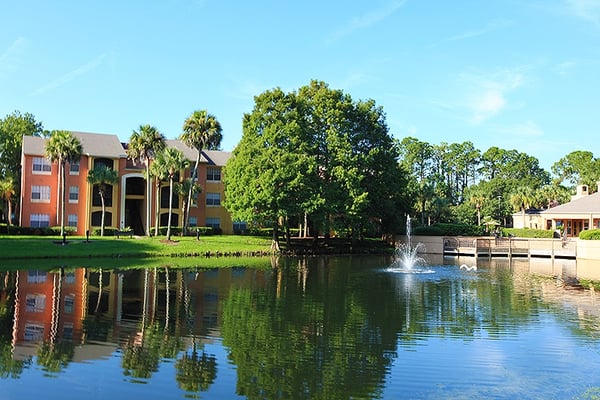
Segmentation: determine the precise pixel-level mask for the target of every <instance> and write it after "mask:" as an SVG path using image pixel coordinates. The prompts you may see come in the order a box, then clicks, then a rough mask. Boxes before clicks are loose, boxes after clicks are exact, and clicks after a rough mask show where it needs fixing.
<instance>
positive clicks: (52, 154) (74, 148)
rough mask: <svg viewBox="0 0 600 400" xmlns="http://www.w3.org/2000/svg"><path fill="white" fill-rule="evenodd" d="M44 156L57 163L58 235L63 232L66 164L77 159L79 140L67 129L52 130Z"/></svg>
mask: <svg viewBox="0 0 600 400" xmlns="http://www.w3.org/2000/svg"><path fill="white" fill-rule="evenodd" d="M45 150H46V156H47V157H48V159H49V160H50V161H52V162H56V163H58V168H59V177H60V184H59V188H58V192H59V196H58V201H57V204H60V235H61V236H63V235H64V233H65V205H66V191H65V180H66V164H67V163H71V162H76V161H79V159H80V158H81V153H82V151H83V149H82V147H81V142H80V141H79V139H77V138H76V137H75V136H73V135H72V134H71V132H69V131H61V130H55V131H52V133H51V135H50V138H49V139H48V141H47V142H46V148H45Z"/></svg>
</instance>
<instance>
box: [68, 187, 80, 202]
mask: <svg viewBox="0 0 600 400" xmlns="http://www.w3.org/2000/svg"><path fill="white" fill-rule="evenodd" d="M69 203H71V204H77V203H79V186H69Z"/></svg>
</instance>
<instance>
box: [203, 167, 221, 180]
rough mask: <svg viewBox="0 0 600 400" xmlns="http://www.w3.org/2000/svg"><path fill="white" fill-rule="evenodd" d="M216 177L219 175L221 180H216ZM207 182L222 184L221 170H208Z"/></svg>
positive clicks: (211, 168)
mask: <svg viewBox="0 0 600 400" xmlns="http://www.w3.org/2000/svg"><path fill="white" fill-rule="evenodd" d="M215 175H218V176H219V179H215ZM206 181H207V182H221V168H216V167H208V168H206Z"/></svg>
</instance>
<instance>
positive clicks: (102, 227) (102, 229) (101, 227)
mask: <svg viewBox="0 0 600 400" xmlns="http://www.w3.org/2000/svg"><path fill="white" fill-rule="evenodd" d="M100 202H101V204H102V221H100V236H104V212H105V207H104V190H102V189H101V190H100Z"/></svg>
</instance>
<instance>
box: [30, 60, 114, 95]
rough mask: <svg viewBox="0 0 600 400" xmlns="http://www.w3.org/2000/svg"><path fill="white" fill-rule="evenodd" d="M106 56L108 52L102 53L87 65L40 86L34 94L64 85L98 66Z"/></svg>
mask: <svg viewBox="0 0 600 400" xmlns="http://www.w3.org/2000/svg"><path fill="white" fill-rule="evenodd" d="M105 57H106V54H101V55H99V56H98V57H96V58H94V59H93V60H91V61H90V62H88V63H87V64H85V65H82V66H80V67H77V68H75V69H74V70H72V71H70V72H68V73H66V74H65V75H63V76H61V77H59V78H57V79H55V80H53V81H51V82H50V83H48V84H46V85H44V86H42V87H40V88H38V89H37V90H35V91H34V92H33V95H40V94H44V93H46V92H49V91H51V90H54V89H56V88H58V87H60V86H62V85H64V84H65V83H68V82H70V81H72V80H73V79H75V78H77V77H78V76H81V75H83V74H85V73H87V72H89V71H91V70H93V69H95V68H97V67H98V65H100V64H101V63H102V61H103V60H104V58H105Z"/></svg>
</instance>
